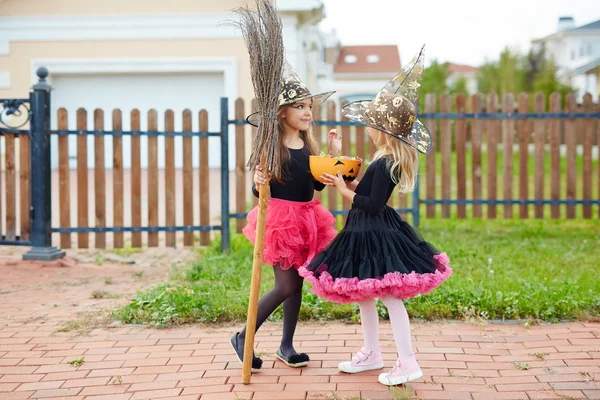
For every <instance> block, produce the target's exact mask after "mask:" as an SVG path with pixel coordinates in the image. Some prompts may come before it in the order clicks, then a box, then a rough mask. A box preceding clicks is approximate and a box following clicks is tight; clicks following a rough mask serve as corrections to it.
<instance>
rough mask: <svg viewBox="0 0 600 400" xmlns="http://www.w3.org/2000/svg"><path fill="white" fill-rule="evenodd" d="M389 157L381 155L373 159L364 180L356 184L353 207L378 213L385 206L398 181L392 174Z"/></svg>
mask: <svg viewBox="0 0 600 400" xmlns="http://www.w3.org/2000/svg"><path fill="white" fill-rule="evenodd" d="M389 161H390V160H389V158H387V157H381V158H378V159H377V160H375V161H373V162H372V163H371V164H370V165H369V167H368V168H367V171H366V172H365V175H364V176H363V178H362V180H361V181H360V183H359V184H358V186H356V190H355V193H356V196H354V201H353V203H354V204H353V206H352V207H353V208H358V209H361V210H364V211H366V212H368V213H371V214H378V213H380V212H381V211H383V209H384V208H385V206H386V204H387V202H388V200H389V198H390V196H391V195H392V192H393V191H394V188H395V187H396V183H394V181H393V180H392V177H391V176H390V162H389Z"/></svg>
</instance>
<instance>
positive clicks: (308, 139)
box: [277, 104, 320, 181]
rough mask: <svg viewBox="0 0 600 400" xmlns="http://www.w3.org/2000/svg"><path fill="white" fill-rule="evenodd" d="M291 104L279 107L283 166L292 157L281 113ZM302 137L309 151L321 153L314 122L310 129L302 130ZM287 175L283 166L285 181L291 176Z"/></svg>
mask: <svg viewBox="0 0 600 400" xmlns="http://www.w3.org/2000/svg"><path fill="white" fill-rule="evenodd" d="M290 105H291V104H290ZM290 105H285V106H281V107H279V110H278V112H277V129H278V130H279V151H280V152H281V153H280V154H281V158H280V160H281V165H282V166H284V165H286V164H287V163H288V162H289V161H290V158H291V156H290V149H288V147H287V145H286V143H285V140H284V139H285V128H284V127H283V119H282V118H281V115H282V114H283V113H284V112H285V110H286V109H287V108H288V107H289V106H290ZM300 137H301V138H302V140H303V141H304V145H305V146H306V148H307V149H308V152H309V153H310V155H313V156H315V155H318V154H320V151H319V145H318V144H317V141H316V140H315V137H314V136H313V133H312V124H311V125H310V126H309V128H308V130H306V131H300ZM287 175H288V174H287V173H286V171H285V168H283V169H282V170H281V178H282V180H283V181H285V180H287V178H289V177H288V176H287Z"/></svg>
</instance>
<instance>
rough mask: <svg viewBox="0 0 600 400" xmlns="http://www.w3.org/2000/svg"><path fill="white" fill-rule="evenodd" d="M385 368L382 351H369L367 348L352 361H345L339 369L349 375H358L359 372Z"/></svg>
mask: <svg viewBox="0 0 600 400" xmlns="http://www.w3.org/2000/svg"><path fill="white" fill-rule="evenodd" d="M381 368H383V358H382V357H381V351H379V350H369V349H367V348H366V347H363V348H362V349H360V351H359V352H358V353H356V355H355V356H354V357H352V361H344V362H341V363H339V365H338V369H339V370H340V371H342V372H346V373H348V374H356V373H357V372H364V371H371V370H374V369H381Z"/></svg>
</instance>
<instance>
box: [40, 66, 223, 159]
mask: <svg viewBox="0 0 600 400" xmlns="http://www.w3.org/2000/svg"><path fill="white" fill-rule="evenodd" d="M223 81H224V79H223V74H222V73H205V72H202V73H173V74H163V73H151V74H105V75H102V74H81V75H79V74H77V75H53V76H52V82H51V83H52V87H53V91H52V101H51V106H52V116H53V118H52V128H53V129H57V120H56V112H57V110H58V109H59V108H63V107H64V108H66V109H67V111H68V113H69V118H68V119H69V129H71V130H74V129H76V127H77V123H76V121H77V116H76V113H77V109H78V108H80V107H83V108H85V109H86V110H87V112H88V114H87V115H88V125H87V128H88V129H89V130H92V129H93V128H94V109H96V108H101V109H102V110H104V127H105V129H106V130H111V129H112V110H114V109H116V108H118V109H120V110H121V111H122V113H123V130H130V127H131V125H130V111H131V110H132V109H136V108H137V109H139V110H140V113H141V118H140V119H141V121H140V122H141V129H142V131H144V130H146V129H147V128H148V123H147V112H148V110H151V109H155V110H157V112H158V127H159V130H164V113H165V111H166V110H168V109H171V110H173V111H174V112H175V130H177V131H179V130H181V129H182V112H183V110H184V109H186V108H189V109H190V110H192V113H193V118H192V122H193V129H194V130H196V131H197V130H198V129H199V127H198V123H199V122H198V112H199V111H200V110H201V109H206V110H208V113H209V130H210V131H211V132H217V131H219V130H220V100H219V99H220V97H222V96H223V95H224V82H223ZM193 141H194V143H193V145H194V149H197V148H198V138H193ZM147 142H148V140H147V138H146V137H142V138H141V164H142V168H146V167H147V166H148V150H147ZM158 143H159V149H158V152H159V158H158V163H159V168H164V166H165V154H164V149H165V147H164V137H159V142H158ZM104 146H105V149H106V153H105V161H106V167H107V168H111V167H112V163H113V161H112V137H110V136H107V137H106V138H105V145H104ZM93 149H94V138H93V137H92V136H90V137H88V167H89V168H93V167H94V151H93ZM220 150H221V149H220V143H219V139H218V138H210V139H209V165H210V167H212V168H215V167H219V166H220V154H221V151H220ZM69 152H70V157H71V162H70V166H71V168H75V167H76V155H77V138H76V137H75V136H69ZM198 153H199V152H198V151H194V152H193V156H194V160H193V164H194V167H197V166H198V165H199V154H198ZM182 154H183V146H182V138H181V137H177V138H175V162H176V168H181V167H182V166H183V156H182ZM130 155H131V139H130V137H125V138H124V139H123V166H124V168H130V167H131V156H130ZM52 167H53V168H57V167H58V140H57V138H56V137H54V138H53V140H52Z"/></svg>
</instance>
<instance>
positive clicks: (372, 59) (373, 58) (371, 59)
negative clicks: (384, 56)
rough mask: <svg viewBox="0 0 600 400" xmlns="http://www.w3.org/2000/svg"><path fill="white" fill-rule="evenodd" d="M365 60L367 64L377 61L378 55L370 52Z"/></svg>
mask: <svg viewBox="0 0 600 400" xmlns="http://www.w3.org/2000/svg"><path fill="white" fill-rule="evenodd" d="M367 62H368V63H369V64H376V63H378V62H379V56H378V55H377V54H371V55H369V56H367Z"/></svg>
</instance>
